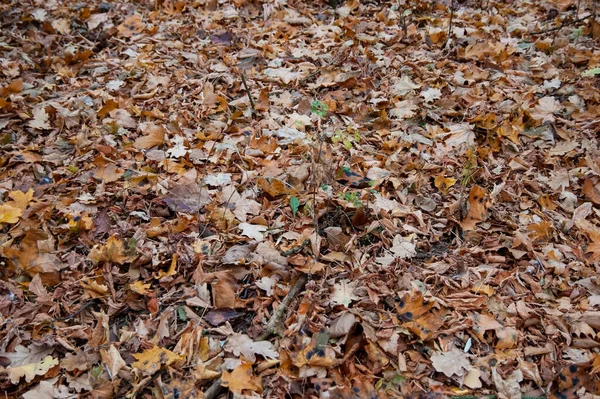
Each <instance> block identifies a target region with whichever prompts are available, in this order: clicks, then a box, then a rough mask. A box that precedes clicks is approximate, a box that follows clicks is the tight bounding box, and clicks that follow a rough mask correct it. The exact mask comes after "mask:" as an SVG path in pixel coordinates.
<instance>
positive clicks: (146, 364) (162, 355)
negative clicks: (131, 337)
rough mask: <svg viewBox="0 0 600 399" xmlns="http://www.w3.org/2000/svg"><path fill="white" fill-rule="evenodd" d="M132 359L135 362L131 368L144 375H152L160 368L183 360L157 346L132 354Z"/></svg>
mask: <svg viewBox="0 0 600 399" xmlns="http://www.w3.org/2000/svg"><path fill="white" fill-rule="evenodd" d="M133 357H134V358H135V359H136V361H135V362H133V363H132V364H131V367H133V368H135V369H138V370H140V371H142V373H144V374H145V375H153V374H155V373H156V372H157V371H158V370H160V368H161V367H162V366H170V365H171V364H173V363H174V362H177V361H181V360H184V359H183V358H182V357H181V356H179V355H178V354H176V353H173V352H171V351H170V350H168V349H165V348H160V347H158V346H154V347H153V348H152V349H148V350H145V351H144V352H142V353H134V354H133Z"/></svg>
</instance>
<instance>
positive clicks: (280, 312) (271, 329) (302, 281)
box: [258, 274, 308, 341]
mask: <svg viewBox="0 0 600 399" xmlns="http://www.w3.org/2000/svg"><path fill="white" fill-rule="evenodd" d="M307 281H308V275H306V274H301V275H300V276H299V277H298V279H297V280H296V282H295V283H294V285H293V286H292V288H291V289H290V291H289V292H288V293H287V295H286V296H285V298H283V300H282V301H281V303H280V304H279V306H278V307H277V310H275V312H273V316H271V319H270V320H269V322H268V323H267V326H266V327H265V331H264V332H263V333H262V334H261V335H260V336H259V337H258V341H264V340H265V339H267V338H269V337H270V336H271V335H273V334H275V333H277V330H278V328H279V326H280V324H282V323H283V316H284V314H285V312H286V310H287V308H288V307H289V306H290V304H291V303H292V301H293V300H294V298H295V297H296V295H298V293H299V292H300V291H302V290H303V289H304V286H305V285H306V282H307Z"/></svg>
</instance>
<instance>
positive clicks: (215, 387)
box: [204, 378, 223, 399]
mask: <svg viewBox="0 0 600 399" xmlns="http://www.w3.org/2000/svg"><path fill="white" fill-rule="evenodd" d="M221 391H223V387H222V386H221V379H220V378H217V379H216V380H215V382H213V383H212V385H211V386H210V387H208V389H207V390H206V391H204V399H216V398H217V396H219V394H220V393H221Z"/></svg>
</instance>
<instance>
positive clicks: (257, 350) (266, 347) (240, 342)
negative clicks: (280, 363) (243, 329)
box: [225, 334, 279, 363]
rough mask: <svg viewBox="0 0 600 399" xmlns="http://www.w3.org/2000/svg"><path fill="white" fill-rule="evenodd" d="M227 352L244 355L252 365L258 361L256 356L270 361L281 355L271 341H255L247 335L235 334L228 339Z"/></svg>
mask: <svg viewBox="0 0 600 399" xmlns="http://www.w3.org/2000/svg"><path fill="white" fill-rule="evenodd" d="M225 350H226V351H229V352H231V353H233V354H234V355H235V356H239V355H240V354H241V355H243V356H244V357H245V358H246V359H248V360H249V361H250V362H251V363H254V362H255V361H256V355H261V356H263V357H265V358H268V359H276V358H277V357H279V353H278V352H276V351H275V350H274V348H273V344H272V343H270V342H269V341H258V342H255V341H253V340H252V339H251V338H250V337H249V336H247V335H246V334H234V335H232V336H230V337H229V338H228V339H227V343H226V344H225Z"/></svg>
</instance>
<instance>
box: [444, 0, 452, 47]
mask: <svg viewBox="0 0 600 399" xmlns="http://www.w3.org/2000/svg"><path fill="white" fill-rule="evenodd" d="M453 19H454V0H452V3H450V23H449V24H448V37H447V38H446V42H447V41H449V40H450V35H451V34H452V20H453Z"/></svg>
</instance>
